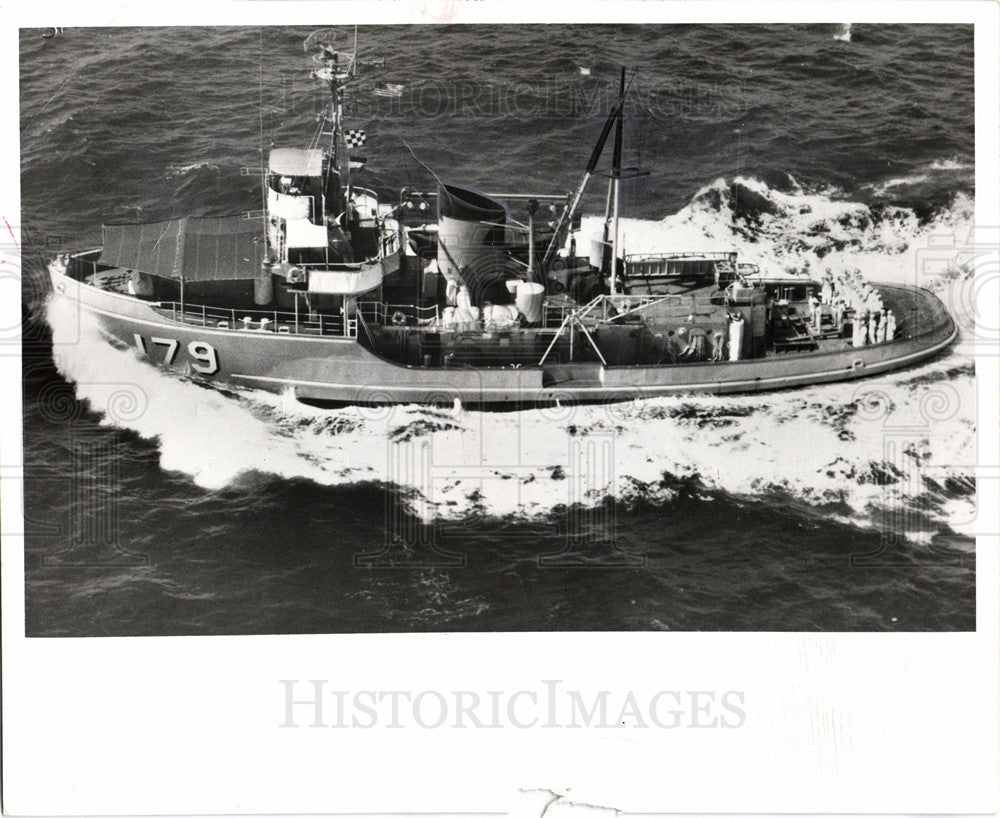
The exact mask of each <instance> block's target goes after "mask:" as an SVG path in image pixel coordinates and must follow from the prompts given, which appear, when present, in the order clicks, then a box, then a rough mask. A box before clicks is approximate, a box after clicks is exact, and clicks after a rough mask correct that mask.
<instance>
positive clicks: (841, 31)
mask: <svg viewBox="0 0 1000 818" xmlns="http://www.w3.org/2000/svg"><path fill="white" fill-rule="evenodd" d="M833 39H835V40H840V41H841V42H844V43H849V42H850V41H851V23H842V24H841V25H840V27H839V28H838V29H837V30H836V31H835V32H834V34H833Z"/></svg>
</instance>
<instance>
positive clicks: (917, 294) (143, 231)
mask: <svg viewBox="0 0 1000 818" xmlns="http://www.w3.org/2000/svg"><path fill="white" fill-rule="evenodd" d="M333 43H334V39H333V38H332V37H330V36H328V35H327V34H326V33H325V32H317V33H316V34H314V35H312V36H311V37H310V38H309V40H307V46H315V47H316V49H317V50H316V53H315V55H314V57H313V59H314V64H315V68H314V71H313V75H314V76H315V77H316V78H317V79H318V80H319V81H321V82H322V83H323V84H324V85H325V86H326V87H327V89H328V91H329V102H328V104H327V106H326V108H325V111H324V114H323V116H322V118H321V123H320V126H319V128H318V129H317V133H316V135H315V137H314V139H313V140H312V142H311V144H309V145H308V146H307V147H302V148H289V147H280V148H275V149H273V150H272V151H271V152H270V155H269V157H268V164H267V167H266V169H265V170H264V174H263V179H262V199H263V200H264V203H265V208H264V210H263V212H262V213H259V214H243V215H237V216H230V217H224V218H199V217H194V216H192V217H188V218H183V219H179V220H173V221H168V222H157V223H147V224H120V225H105V227H104V241H103V246H102V247H101V248H99V249H92V250H85V251H81V252H77V253H72V254H69V255H66V256H60V257H59V258H57V259H55V260H54V261H53V262H52V263H51V264H50V266H49V275H50V278H51V281H52V284H53V289H54V297H56V298H66V299H70V300H72V301H73V302H75V303H76V304H78V305H79V307H80V308H81V309H82V310H83V311H84V312H86V313H88V314H90V315H92V316H93V317H94V318H95V319H96V320H97V321H98V323H99V324H100V326H101V328H102V329H103V331H104V332H105V333H106V334H107V335H108V336H109V337H110V338H111V339H112V341H113V342H117V343H123V344H126V345H129V346H132V347H134V348H135V349H136V351H137V352H138V353H139V354H141V355H143V356H145V357H146V358H148V359H149V360H150V361H152V362H154V363H157V364H159V365H162V366H165V367H168V368H171V369H174V370H179V371H181V372H186V373H189V374H191V375H193V376H196V377H199V378H206V379H210V380H220V381H227V382H232V383H236V384H241V385H244V386H251V387H255V388H262V389H267V390H271V391H277V392H289V391H290V392H291V393H293V394H294V395H295V396H296V397H297V398H299V399H301V400H307V401H331V402H337V403H369V404H382V403H403V402H405V403H410V402H416V403H441V402H445V403H451V402H453V401H454V400H458V401H461V402H462V403H464V404H466V405H484V406H491V405H501V406H518V405H532V404H536V403H551V402H560V401H611V400H626V399H631V398H637V397H648V396H655V395H666V394H673V393H693V392H700V393H732V392H754V391H763V390H767V389H780V388H786V387H795V386H801V385H805V384H810V383H818V382H828V381H838V380H846V379H852V378H858V377H862V376H866V375H871V374H877V373H881V372H885V371H888V370H891V369H896V368H899V367H903V366H908V365H911V364H913V363H915V362H917V361H920V360H922V359H925V358H927V357H929V356H932V355H934V354H936V353H937V352H939V351H940V350H942V349H944V348H946V347H947V346H948V345H949V344H951V343H952V342H953V341H954V339H955V338H956V335H957V330H956V328H955V325H954V322H953V320H952V318H951V316H950V315H949V314H948V312H947V311H946V310H945V308H944V307H943V305H942V304H941V303H940V301H939V300H938V299H937V298H936V297H935V296H934V295H933V294H932V293H930V292H929V291H927V290H924V289H920V288H916V287H906V286H898V285H896V286H889V285H880V286H878V287H875V286H872V285H871V284H869V283H866V282H864V281H862V280H861V279H860V277H859V276H857V275H855V274H852V273H850V272H848V271H837V272H836V273H835V272H834V271H828V272H827V274H825V275H824V276H822V277H821V278H820V279H818V280H816V279H813V278H810V277H808V276H803V275H789V274H784V273H781V274H769V273H767V272H763V271H761V270H760V269H758V268H757V267H756V266H755V265H750V264H744V263H741V262H740V261H739V260H738V258H737V256H736V254H735V253H733V252H729V251H728V250H725V249H722V250H720V251H719V252H713V253H689V252H683V251H671V252H664V253H657V254H653V255H629V254H626V253H625V252H624V251H623V248H622V247H621V241H620V236H619V229H618V215H619V212H618V211H619V204H618V203H619V192H620V185H621V184H622V182H624V181H627V180H628V179H629V178H630V177H631V176H634V175H636V174H637V173H638V171H636V170H635V169H631V168H624V167H623V166H622V131H623V118H624V117H623V110H624V99H625V95H626V92H627V83H626V76H625V71H624V70H623V71H622V76H621V81H620V87H619V102H618V105H617V106H616V107H615V108H614V110H612V111H611V112H610V113H609V114H608V117H607V119H606V121H605V123H604V127H603V130H602V133H601V135H600V138H599V140H598V142H597V145H596V146H595V147H594V149H593V152H592V154H591V156H590V160H589V162H588V163H587V166H586V169H585V173H584V175H583V178H582V181H581V182H580V185H579V187H578V188H577V189H576V190H575V191H573V192H572V193H571V194H569V195H565V196H563V195H559V196H550V195H548V196H547V195H533V194H515V195H511V194H506V195H503V196H501V195H497V194H488V193H483V192H481V191H479V190H477V189H476V188H474V187H471V186H469V185H466V184H457V183H452V182H445V181H441V180H439V179H437V177H436V176H435V179H436V182H437V184H436V186H435V189H434V190H428V191H419V190H414V189H412V188H403V189H402V190H401V191H400V193H399V195H398V196H397V197H395V198H394V199H393V200H392V201H391V202H384V201H382V199H381V198H380V196H379V195H378V194H377V193H376V192H375V191H373V190H369V189H366V188H364V187H361V186H359V185H357V184H356V183H355V178H356V177H357V176H358V175H359V173H360V169H361V168H362V167H363V165H364V160H363V159H362V158H361V157H359V156H356V155H354V154H353V153H352V150H354V149H356V148H359V147H361V146H362V145H363V144H364V143H365V141H366V139H367V134H366V133H365V132H364V131H363V130H361V129H358V128H349V127H347V125H346V124H345V114H344V110H345V108H344V102H345V95H346V93H347V88H348V85H349V83H350V81H351V80H352V79H353V78H354V77H355V75H356V70H357V66H358V60H357V49H356V47H355V48H354V49H349V50H340V49H338V48H335V47H334V44H333ZM612 130H613V131H614V140H613V151H612V160H611V167H610V170H609V171H608V172H607V173H605V174H604V175H606V176H607V177H608V190H607V198H606V208H605V214H604V220H603V227H602V230H601V232H600V233H599V234H598V235H596V236H586V237H581V236H580V204H581V201H582V199H583V196H584V193H585V191H586V188H587V185H588V184H589V182H590V181H591V179H592V177H593V176H595V175H597V174H598V171H597V168H598V165H599V164H600V161H601V157H602V154H603V152H604V147H605V145H606V143H607V142H608V140H609V138H610V137H611V133H612ZM584 244H585V245H586V252H585V253H582V252H580V247H581V246H583V245H584Z"/></svg>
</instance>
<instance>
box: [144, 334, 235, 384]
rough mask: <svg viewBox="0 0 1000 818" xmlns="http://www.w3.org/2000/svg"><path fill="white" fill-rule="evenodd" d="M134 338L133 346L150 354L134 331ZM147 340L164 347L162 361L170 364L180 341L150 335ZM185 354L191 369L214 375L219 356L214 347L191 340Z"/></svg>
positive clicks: (217, 369) (217, 367)
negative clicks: (190, 361) (190, 360)
mask: <svg viewBox="0 0 1000 818" xmlns="http://www.w3.org/2000/svg"><path fill="white" fill-rule="evenodd" d="M132 337H133V338H135V347H136V349H138V350H139V352H141V353H142V354H143V355H148V354H150V351H149V350H147V349H146V340H145V339H144V338H143V337H142V336H141V335H139V334H138V333H136V334H135V335H133V336H132ZM149 342H150V343H151V344H152V345H153V346H154V347H165V352H164V353H163V363H164V364H165V365H166V366H170V365H171V364H172V363H173V362H174V359H175V358H176V357H177V349H178V347H180V343H179V342H178V341H176V340H175V339H173V338H157V337H155V336H154V337H152V338H150V339H149ZM187 354H188V355H189V356H190V357H191V359H192V363H191V369H193V370H194V371H195V372H202V373H204V374H205V375H214V374H215V373H216V372H218V371H219V356H218V355H217V354H216V352H215V347H213V346H212V345H211V344H206V343H205V342H204V341H192V342H191V343H190V344H188V345H187Z"/></svg>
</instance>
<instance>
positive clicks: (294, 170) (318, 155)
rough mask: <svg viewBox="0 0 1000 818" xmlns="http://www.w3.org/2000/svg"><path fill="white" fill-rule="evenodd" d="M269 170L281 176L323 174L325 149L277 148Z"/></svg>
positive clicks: (269, 164)
mask: <svg viewBox="0 0 1000 818" xmlns="http://www.w3.org/2000/svg"><path fill="white" fill-rule="evenodd" d="M268 170H270V171H271V173H276V174H278V175H279V176H322V175H323V151H322V150H320V149H319V148H275V149H274V150H272V151H271V153H270V155H269V157H268Z"/></svg>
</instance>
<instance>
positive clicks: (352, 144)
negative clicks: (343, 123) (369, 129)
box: [344, 130, 368, 148]
mask: <svg viewBox="0 0 1000 818" xmlns="http://www.w3.org/2000/svg"><path fill="white" fill-rule="evenodd" d="M344 141H345V142H346V143H347V147H349V148H360V147H361V146H362V145H364V144H365V142H367V141H368V134H366V133H365V132H364V131H359V130H351V131H344Z"/></svg>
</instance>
